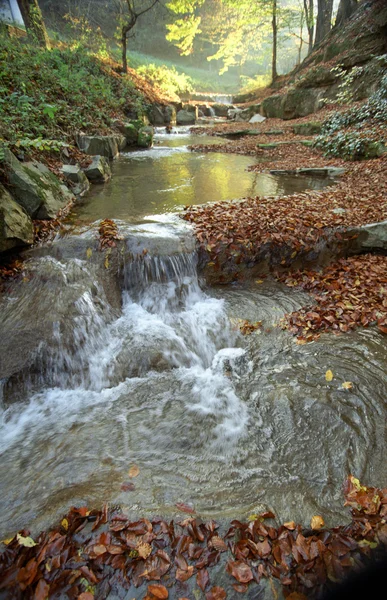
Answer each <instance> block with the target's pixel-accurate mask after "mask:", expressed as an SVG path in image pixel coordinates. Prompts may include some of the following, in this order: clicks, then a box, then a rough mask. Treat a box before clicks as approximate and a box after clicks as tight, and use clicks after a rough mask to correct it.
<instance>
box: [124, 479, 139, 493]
mask: <svg viewBox="0 0 387 600" xmlns="http://www.w3.org/2000/svg"><path fill="white" fill-rule="evenodd" d="M121 489H122V491H123V492H133V491H134V490H135V489H136V487H135V485H134V483H132V482H131V481H124V483H122V484H121Z"/></svg>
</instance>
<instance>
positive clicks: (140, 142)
mask: <svg viewBox="0 0 387 600" xmlns="http://www.w3.org/2000/svg"><path fill="white" fill-rule="evenodd" d="M153 136H154V129H153V127H141V129H140V130H139V132H138V138H137V146H140V148H151V147H152V146H153Z"/></svg>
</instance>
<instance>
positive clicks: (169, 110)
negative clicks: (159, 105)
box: [164, 106, 176, 125]
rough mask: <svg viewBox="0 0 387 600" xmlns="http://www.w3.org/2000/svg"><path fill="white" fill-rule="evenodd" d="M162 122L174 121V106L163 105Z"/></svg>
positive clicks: (170, 122)
mask: <svg viewBox="0 0 387 600" xmlns="http://www.w3.org/2000/svg"><path fill="white" fill-rule="evenodd" d="M164 123H166V124H167V125H169V124H172V123H176V108H175V107H174V106H164Z"/></svg>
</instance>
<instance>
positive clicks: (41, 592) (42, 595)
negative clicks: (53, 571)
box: [33, 579, 94, 600]
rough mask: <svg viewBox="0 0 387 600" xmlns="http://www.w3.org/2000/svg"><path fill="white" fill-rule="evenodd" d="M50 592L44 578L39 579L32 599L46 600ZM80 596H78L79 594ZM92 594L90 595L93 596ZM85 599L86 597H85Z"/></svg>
mask: <svg viewBox="0 0 387 600" xmlns="http://www.w3.org/2000/svg"><path fill="white" fill-rule="evenodd" d="M49 593H50V586H49V584H48V583H47V581H45V580H44V579H39V581H38V585H37V586H36V588H35V593H34V596H33V600H47V598H48V597H49ZM79 597H80V596H79ZM93 597H94V596H92V598H93ZM86 600H87V598H86Z"/></svg>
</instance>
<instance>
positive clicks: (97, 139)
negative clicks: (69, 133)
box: [76, 133, 126, 158]
mask: <svg viewBox="0 0 387 600" xmlns="http://www.w3.org/2000/svg"><path fill="white" fill-rule="evenodd" d="M76 142H77V145H78V148H79V149H80V150H81V151H82V152H84V153H85V154H90V155H91V156H105V157H106V158H115V157H116V156H118V154H119V153H120V151H121V150H123V149H124V148H125V146H126V138H125V137H124V136H123V135H122V134H115V135H84V134H82V133H80V134H78V135H77V136H76Z"/></svg>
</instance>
